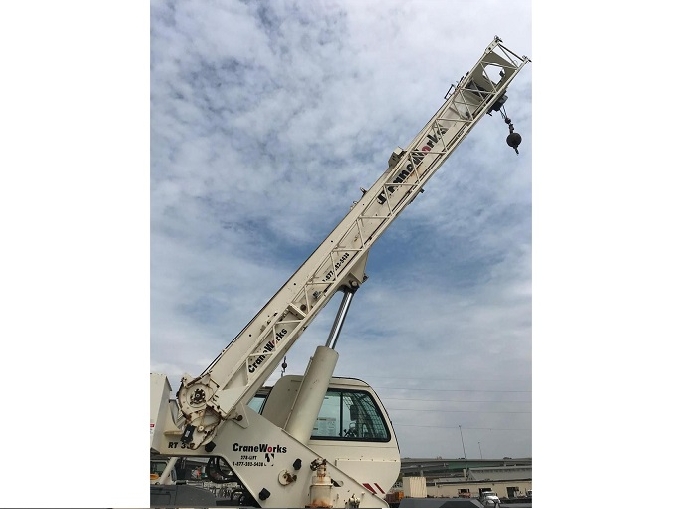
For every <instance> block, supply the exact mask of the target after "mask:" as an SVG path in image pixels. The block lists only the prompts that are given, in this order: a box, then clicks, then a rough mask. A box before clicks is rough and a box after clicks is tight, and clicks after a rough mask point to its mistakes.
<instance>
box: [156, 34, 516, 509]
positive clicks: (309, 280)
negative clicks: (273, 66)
mask: <svg viewBox="0 0 700 509" xmlns="http://www.w3.org/2000/svg"><path fill="white" fill-rule="evenodd" d="M528 62H529V59H528V58H527V57H524V56H522V57H521V56H517V55H516V54H515V53H513V52H512V51H510V50H509V49H507V48H506V47H504V46H503V44H502V41H501V40H500V39H499V38H498V37H496V38H494V40H493V42H492V43H491V44H490V45H489V46H488V47H487V48H486V50H485V51H484V53H483V55H482V56H481V58H479V60H478V62H477V63H476V64H475V65H474V66H473V67H472V69H471V70H470V71H469V72H467V73H466V74H465V75H464V76H463V77H462V78H461V79H460V80H459V81H458V83H457V84H454V85H452V86H451V88H450V90H449V91H448V93H447V95H446V97H445V102H444V104H443V105H442V107H440V109H439V110H438V111H437V112H436V113H435V115H434V116H433V118H431V119H430V121H429V122H428V123H427V124H426V125H425V127H423V129H422V130H421V131H420V132H419V133H418V134H417V135H416V137H415V138H414V139H413V140H412V141H411V142H410V143H409V144H408V145H407V146H406V148H405V149H401V148H398V149H396V150H394V151H393V152H392V153H391V154H390V156H389V160H388V167H387V168H386V170H385V171H384V172H383V173H382V174H381V176H380V177H379V178H378V179H377V181H376V182H375V183H374V184H373V185H372V186H371V187H370V188H369V189H367V190H364V189H363V190H362V196H361V197H360V198H359V200H358V201H356V202H354V203H353V204H352V207H351V208H350V211H349V212H348V213H347V215H346V216H345V217H344V218H343V219H342V220H341V221H340V223H339V224H338V225H337V226H336V227H335V229H334V230H333V231H332V232H331V233H330V234H329V235H328V236H327V237H326V238H325V240H323V242H321V244H320V245H319V246H318V248H316V250H315V251H314V252H313V253H312V254H311V255H310V256H309V257H308V259H307V260H306V261H305V262H304V263H303V264H302V265H301V266H300V267H299V268H298V269H297V271H296V272H295V273H294V274H293V275H292V276H291V277H290V278H289V280H288V281H287V282H286V283H284V285H283V286H282V287H281V288H280V289H279V290H278V291H277V293H276V294H275V295H274V296H273V297H272V298H271V299H270V300H269V301H268V302H267V304H265V306H264V307H263V308H262V309H261V310H260V311H259V312H258V313H257V315H256V316H255V317H253V319H252V320H251V321H250V322H249V323H248V325H246V326H245V328H244V329H243V330H242V331H241V332H240V333H239V334H238V335H237V336H236V337H235V339H233V340H232V341H231V343H229V345H228V346H227V347H226V348H224V350H223V351H222V352H221V353H220V354H219V355H218V357H216V359H215V360H214V361H213V362H212V363H211V364H210V365H209V367H207V368H206V369H205V370H204V372H203V373H202V374H201V375H199V376H197V377H192V376H190V375H184V376H183V378H182V381H181V386H180V388H179V390H178V392H177V399H176V404H175V403H170V404H168V403H167V396H166V393H169V390H170V389H169V383H168V382H167V380H165V383H163V381H159V380H156V381H155V382H154V381H153V380H154V379H153V377H152V384H153V383H155V384H156V392H158V393H159V394H157V395H156V396H153V391H154V389H153V385H152V403H151V404H152V417H151V429H152V438H151V449H152V451H154V452H158V453H160V454H167V455H170V456H178V455H179V456H186V455H199V456H208V455H212V456H213V455H217V456H224V457H225V454H222V452H221V450H220V448H217V450H214V449H215V447H216V443H217V442H218V443H221V442H222V440H223V441H224V442H226V443H229V444H230V443H233V444H243V443H245V442H243V440H242V438H241V437H246V436H247V437H249V438H250V439H251V440H252V436H253V435H250V433H251V429H250V428H251V427H255V428H256V430H257V431H256V434H255V436H256V438H257V437H258V436H260V434H261V433H263V432H264V435H263V437H264V439H261V440H260V442H261V443H263V441H265V443H269V444H272V445H271V447H273V449H272V450H273V451H277V450H281V449H282V448H285V450H289V451H292V450H294V451H295V452H294V454H297V455H299V458H302V456H303V454H306V453H310V451H308V450H307V449H306V447H307V446H308V444H303V443H300V444H298V445H297V444H294V445H290V444H291V443H292V442H294V437H293V436H290V435H289V434H287V433H286V432H285V430H284V429H283V427H282V426H281V425H280V424H279V423H278V424H273V423H272V422H270V421H268V420H266V419H265V418H264V413H263V415H259V414H255V415H254V413H252V412H251V410H250V407H248V406H247V404H248V403H249V402H250V400H251V399H252V398H253V397H254V396H255V395H256V393H257V392H258V391H259V390H260V389H261V387H262V385H263V383H264V382H265V381H266V380H267V379H268V378H269V376H270V375H271V374H272V373H273V371H274V370H275V369H276V368H277V366H278V365H279V364H280V363H281V362H282V359H283V357H284V355H285V354H286V353H287V351H288V350H289V349H290V348H291V346H292V345H293V344H294V342H295V341H296V340H297V339H298V338H299V337H300V336H301V334H302V333H303V332H304V330H306V328H307V327H308V326H309V325H310V323H311V321H312V320H313V319H314V317H315V316H316V315H317V314H318V313H319V311H321V309H323V307H324V306H325V305H326V304H327V303H328V302H329V300H330V299H331V298H332V297H333V295H334V294H335V293H336V292H337V291H339V290H342V291H344V292H346V294H348V293H349V294H352V293H354V292H355V291H356V290H357V289H358V288H359V287H360V285H362V284H363V282H364V281H365V280H366V279H367V277H366V275H365V265H366V261H367V255H368V252H369V250H370V248H371V247H372V246H373V245H374V243H375V242H376V240H377V239H379V237H380V236H381V235H382V233H384V231H385V230H386V228H388V227H389V225H390V224H391V223H392V222H393V220H394V219H396V217H398V215H399V214H400V213H401V212H402V211H403V210H404V208H405V207H406V206H408V204H410V203H411V202H412V201H413V199H414V198H415V197H416V196H417V195H418V194H419V193H420V192H421V191H422V190H423V186H424V185H425V184H426V182H427V181H428V180H429V179H430V178H431V177H432V176H433V175H434V174H435V172H436V171H437V170H438V169H439V168H440V166H441V165H442V164H443V163H444V162H445V161H446V160H447V158H448V157H449V156H450V155H451V154H452V152H453V151H454V150H455V149H456V148H457V147H458V146H459V144H460V143H461V142H462V141H463V140H464V138H465V137H466V136H467V134H469V132H470V131H471V129H472V128H473V127H474V125H475V124H476V123H477V122H479V120H480V119H481V118H482V117H483V116H484V115H487V114H489V113H491V112H494V111H499V110H501V108H502V106H503V104H504V102H505V101H506V95H505V92H506V88H507V87H508V85H509V84H510V82H511V81H512V80H513V78H514V77H515V76H516V75H517V73H518V72H519V71H520V70H521V69H522V67H523V66H524V65H525V64H526V63H528ZM508 122H509V120H508ZM511 132H512V129H511ZM509 144H510V142H509ZM326 384H327V382H326ZM154 406H155V407H157V408H156V409H154ZM164 407H168V408H167V409H166V408H164ZM154 412H155V413H156V414H160V413H163V412H166V413H167V414H169V415H172V421H170V418H168V421H169V422H170V423H171V424H170V425H169V426H170V427H171V428H172V426H173V425H174V426H175V427H176V428H177V429H178V430H179V431H178V433H180V436H178V437H177V438H176V439H175V440H176V441H177V442H178V443H179V444H181V447H177V448H174V449H172V450H164V449H168V447H167V446H164V445H163V444H170V445H171V446H172V443H173V433H174V431H173V430H171V431H170V432H169V433H170V436H169V437H165V436H164V435H163V433H164V431H163V424H162V422H161V421H162V419H161V418H160V416H159V417H157V418H154V417H153V414H154ZM154 421H155V424H154ZM154 426H155V428H156V431H155V432H154V431H153V428H154ZM165 427H166V428H167V427H168V425H166V426H165ZM217 436H218V437H219V438H217V439H216V442H215V441H214V439H215V437H217ZM302 442H303V440H302ZM251 443H252V442H251ZM284 444H287V445H284ZM297 449H298V451H297ZM212 451H213V453H212ZM304 451H306V453H305V452H304ZM396 454H397V455H398V450H397V451H396ZM319 461H320V460H319ZM243 466H245V465H243ZM231 467H232V468H233V470H234V471H235V472H236V473H237V474H240V473H241V472H242V470H244V469H240V470H239V469H237V468H236V465H233V464H232V465H231ZM396 468H397V470H396V473H397V474H398V467H396ZM315 471H316V472H317V474H318V475H319V476H320V472H323V474H324V475H326V473H327V472H328V475H330V476H331V477H332V479H333V481H334V482H335V484H337V483H338V482H342V481H340V480H341V479H344V478H345V477H344V476H343V474H342V472H339V471H338V469H337V468H336V467H335V466H334V465H331V464H328V465H326V464H325V460H324V463H323V464H321V463H319V464H318V469H316V470H315ZM259 474H260V472H259V471H258V472H257V475H258V476H259ZM280 475H281V474H280ZM238 477H239V478H240V479H241V480H242V481H243V482H244V484H245V483H246V479H245V478H244V477H245V476H244V475H239V476H238ZM319 478H320V477H319ZM280 479H282V477H280ZM275 482H277V481H275ZM318 482H319V483H320V482H321V481H318ZM279 483H280V484H284V483H283V482H282V480H280V481H279ZM345 483H346V487H347V486H350V485H353V486H355V483H354V482H353V481H352V478H350V477H348V478H347V479H346V480H345ZM288 484H289V483H288ZM335 484H333V488H332V489H333V490H339V489H340V488H339V487H338V486H335ZM358 486H359V488H358V489H357V490H355V488H353V490H352V493H353V496H354V495H357V496H360V494H361V493H365V492H366V493H367V495H368V496H370V495H371V494H372V492H373V491H376V489H377V488H375V489H369V490H368V489H365V492H363V491H362V485H358ZM365 486H366V485H365ZM371 487H372V486H371V485H370V488H371ZM249 488H251V491H252V489H253V488H252V487H249ZM287 489H290V488H287ZM324 489H325V488H324ZM329 489H331V488H329ZM348 489H349V488H348ZM267 492H269V490H268V489H267V488H266V489H265V490H264V491H261V493H262V494H263V497H258V496H256V497H255V498H256V501H257V503H258V504H263V505H264V500H265V498H266V497H265V493H267ZM255 493H257V492H255ZM353 500H355V499H354V498H353ZM367 500H369V499H367ZM379 502H383V500H380V499H379V498H377V497H374V500H373V501H372V502H369V504H370V505H372V504H377V503H379ZM294 503H296V502H295V501H294V500H291V499H290V501H289V502H287V503H285V504H284V505H287V506H290V504H294ZM351 505H352V504H351ZM361 505H362V506H364V505H365V503H362V504H361Z"/></svg>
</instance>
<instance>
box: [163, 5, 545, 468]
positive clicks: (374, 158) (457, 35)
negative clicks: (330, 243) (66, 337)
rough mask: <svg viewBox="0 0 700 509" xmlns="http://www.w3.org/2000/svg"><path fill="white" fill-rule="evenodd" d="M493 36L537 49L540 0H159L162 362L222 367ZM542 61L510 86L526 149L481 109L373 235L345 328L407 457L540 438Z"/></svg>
mask: <svg viewBox="0 0 700 509" xmlns="http://www.w3.org/2000/svg"><path fill="white" fill-rule="evenodd" d="M495 35H498V36H499V37H501V38H502V39H503V40H504V43H505V44H506V46H508V47H509V48H510V49H512V50H513V51H514V52H515V53H516V54H518V55H527V56H530V57H532V54H531V40H530V39H531V21H530V4H529V2H512V3H510V2H509V3H508V4H507V5H506V4H504V3H498V2H464V1H447V0H445V1H440V2H434V3H425V2H406V1H400V2H397V1H388V2H369V1H357V2H341V1H311V2H304V3H303V4H302V3H300V2H295V1H278V2H265V3H260V2H243V1H240V2H239V1H227V2H168V1H160V0H158V1H153V2H152V3H151V76H150V79H151V89H150V90H151V201H150V206H151V369H152V370H153V371H155V372H164V373H166V374H167V375H168V376H169V378H170V379H171V381H172V382H173V385H174V386H175V387H174V388H176V386H179V379H180V377H181V376H182V374H183V373H185V372H187V373H190V374H199V373H200V372H201V371H202V370H203V369H204V368H206V366H207V365H208V364H209V362H211V360H212V359H213V358H214V357H215V356H216V355H217V354H218V353H219V352H220V351H221V349H222V348H224V347H225V346H226V345H227V344H228V343H229V342H230V341H231V339H232V338H233V337H235V336H236V335H237V334H238V332H239V331H240V330H241V329H242V328H243V327H244V326H245V325H246V324H247V323H248V321H249V320H250V319H251V318H252V317H253V316H254V315H255V314H256V313H257V311H258V310H259V309H260V308H261V307H262V306H263V305H264V304H265V303H266V302H267V300H268V299H269V298H270V297H272V295H273V294H274V293H276V291H277V289H278V288H279V287H280V285H281V284H283V283H284V282H285V281H286V280H287V279H288V277H289V276H290V275H291V274H292V273H293V272H294V271H295V270H296V269H297V267H298V266H299V265H300V264H301V263H302V262H303V261H304V260H305V259H306V257H307V256H308V255H309V254H310V253H311V252H312V251H313V250H314V249H315V248H316V246H317V245H318V244H319V243H320V242H321V241H322V240H323V239H324V238H325V237H326V235H327V234H328V233H330V231H331V230H332V229H333V228H334V227H335V225H336V224H337V223H338V222H339V221H340V219H341V218H342V217H343V216H344V215H345V214H346V213H347V212H348V210H349V207H350V205H351V204H352V202H353V201H354V200H357V199H358V198H359V197H360V196H361V191H360V187H364V188H369V187H370V186H371V184H372V183H374V181H375V180H376V179H377V178H378V177H379V176H380V174H381V173H382V172H383V171H384V169H385V168H386V161H387V159H388V157H389V155H390V153H391V151H392V150H393V149H394V148H395V147H397V146H406V145H407V144H408V143H409V142H410V141H411V140H412V139H413V137H414V136H415V135H416V134H417V133H418V131H420V129H421V128H422V127H423V126H424V125H425V124H426V123H427V121H428V120H429V119H430V118H431V117H432V115H433V113H434V112H435V111H436V110H437V109H438V108H439V107H440V106H441V105H442V103H443V102H444V96H445V93H446V92H447V90H448V88H449V87H450V85H451V84H453V83H456V81H457V80H458V79H459V78H460V77H461V76H462V75H464V74H465V73H466V72H467V71H468V70H469V69H470V68H471V67H472V65H474V63H476V60H477V59H478V57H479V56H480V55H481V54H482V53H483V51H484V49H485V48H486V46H487V45H488V44H489V43H490V42H491V41H492V40H493V37H494V36H495ZM530 67H531V65H528V66H527V67H526V68H525V69H524V70H523V71H522V72H521V73H520V74H519V75H518V76H517V77H516V79H515V81H514V82H513V84H512V85H511V86H510V88H509V90H508V101H507V103H506V111H507V113H508V115H509V116H510V117H511V119H512V121H513V123H514V125H515V127H516V130H517V131H518V132H519V133H520V134H521V135H522V137H523V140H524V141H523V143H522V145H521V148H520V155H516V154H515V152H514V151H513V150H512V149H510V148H509V147H508V146H507V145H506V144H505V137H506V136H507V135H508V128H507V125H506V124H505V123H504V121H503V119H502V118H501V117H500V115H499V114H497V115H494V116H492V117H486V118H484V119H483V120H482V121H481V122H480V124H479V125H477V127H476V128H475V129H474V130H473V132H472V133H471V134H470V135H469V136H468V137H467V139H466V140H465V141H464V143H463V144H462V145H461V146H460V147H459V149H458V150H457V151H456V152H455V153H454V154H453V155H452V157H451V158H450V159H449V160H448V161H447V162H446V163H445V164H444V166H443V167H442V168H441V169H440V171H439V172H438V173H437V174H436V176H435V177H434V178H433V179H432V180H431V181H430V183H429V184H428V185H427V186H426V187H425V193H423V194H421V195H420V196H419V198H418V199H416V201H415V202H414V203H413V204H412V205H411V206H410V207H408V208H407V209H406V212H405V213H404V214H402V216H401V217H400V218H399V219H397V220H396V222H395V223H394V224H393V225H392V226H391V227H390V228H389V230H388V231H387V233H386V234H385V235H384V237H383V238H381V239H380V240H379V241H378V242H377V244H376V246H375V247H374V248H373V249H372V251H371V252H370V256H369V262H368V265H367V270H366V272H367V275H368V276H369V279H368V281H367V282H366V283H365V284H364V285H363V286H362V288H361V289H360V291H359V292H358V294H357V295H356V296H355V299H354V300H353V304H352V306H351V308H350V313H349V316H348V318H347V321H346V323H345V326H344V328H343V331H342V335H341V337H340V339H339V341H338V345H337V349H338V351H339V353H340V359H339V361H338V365H337V368H336V371H335V373H336V375H339V376H350V377H357V378H360V379H363V380H365V381H367V382H368V383H370V384H371V385H372V386H373V387H375V388H376V390H377V391H378V393H379V395H380V397H381V398H382V400H383V402H384V404H385V406H386V407H387V408H388V410H389V413H390V415H391V418H392V420H393V423H394V427H395V430H396V433H397V436H398V440H399V444H400V447H401V453H402V456H409V457H437V456H442V457H462V456H464V450H463V447H462V437H463V439H464V449H466V454H467V457H471V458H473V457H479V455H480V454H482V455H483V456H484V457H488V458H502V457H504V456H510V457H529V456H531V455H532V440H531V429H532V426H531V417H532V404H531V401H532V392H531V389H532V367H531V364H532V356H531V346H532V345H531V337H532V327H531V311H532V307H531V275H532V271H531V251H532V249H531V231H532V230H531V219H532V216H531V154H532V151H531V140H532V136H531V115H532V104H531V81H532V80H531V69H530ZM339 298H340V295H337V296H336V298H335V299H334V300H333V301H332V302H331V303H330V304H329V305H328V306H327V307H326V308H325V309H324V310H323V311H322V313H321V314H320V315H319V316H318V317H317V319H316V320H315V321H314V322H313V324H312V326H311V327H310V328H309V329H308V330H307V331H306V332H305V334H304V335H303V336H301V338H300V339H299V340H298V341H297V343H296V344H295V345H294V347H293V348H292V349H291V350H290V352H289V354H288V356H287V363H288V368H287V373H303V371H304V369H305V368H306V364H307V361H308V358H309V357H310V356H311V355H312V354H313V351H314V349H315V347H316V345H318V344H323V343H325V340H326V338H327V335H328V332H329V329H330V327H331V324H332V322H333V319H334V316H335V312H336V309H337V303H338V301H339ZM280 373H281V368H280V369H278V370H277V371H276V372H275V374H274V375H273V376H272V377H271V380H270V381H271V382H273V381H274V380H276V379H277V378H279V376H280ZM460 425H461V426H462V433H461V434H460V428H459V426H460ZM479 447H480V448H481V451H480V450H479Z"/></svg>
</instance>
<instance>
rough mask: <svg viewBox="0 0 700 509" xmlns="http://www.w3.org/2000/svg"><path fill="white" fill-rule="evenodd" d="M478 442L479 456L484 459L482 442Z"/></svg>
mask: <svg viewBox="0 0 700 509" xmlns="http://www.w3.org/2000/svg"><path fill="white" fill-rule="evenodd" d="M477 444H479V457H480V458H481V459H482V460H483V459H484V455H483V454H481V442H477Z"/></svg>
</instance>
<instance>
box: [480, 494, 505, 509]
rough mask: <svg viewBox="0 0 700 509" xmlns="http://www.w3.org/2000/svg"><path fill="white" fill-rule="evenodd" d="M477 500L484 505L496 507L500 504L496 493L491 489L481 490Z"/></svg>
mask: <svg viewBox="0 0 700 509" xmlns="http://www.w3.org/2000/svg"><path fill="white" fill-rule="evenodd" d="M479 502H481V505H483V506H484V507H498V506H499V505H500V504H501V501H500V499H499V498H498V495H496V494H495V493H494V492H493V491H482V492H481V495H479Z"/></svg>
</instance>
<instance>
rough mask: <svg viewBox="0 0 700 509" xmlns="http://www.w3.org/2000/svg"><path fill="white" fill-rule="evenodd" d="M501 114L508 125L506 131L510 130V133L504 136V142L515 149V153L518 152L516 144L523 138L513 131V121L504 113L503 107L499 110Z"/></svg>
mask: <svg viewBox="0 0 700 509" xmlns="http://www.w3.org/2000/svg"><path fill="white" fill-rule="evenodd" d="M501 116H502V117H503V120H504V121H505V123H506V124H507V125H508V131H510V134H509V135H508V136H507V137H506V144H507V145H508V146H509V147H511V148H512V149H513V150H515V153H516V154H520V152H518V145H520V143H521V142H522V141H523V138H522V136H520V135H519V134H518V133H516V132H515V127H513V123H512V122H511V120H510V119H509V118H508V116H507V115H506V113H505V107H504V108H502V110H501Z"/></svg>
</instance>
